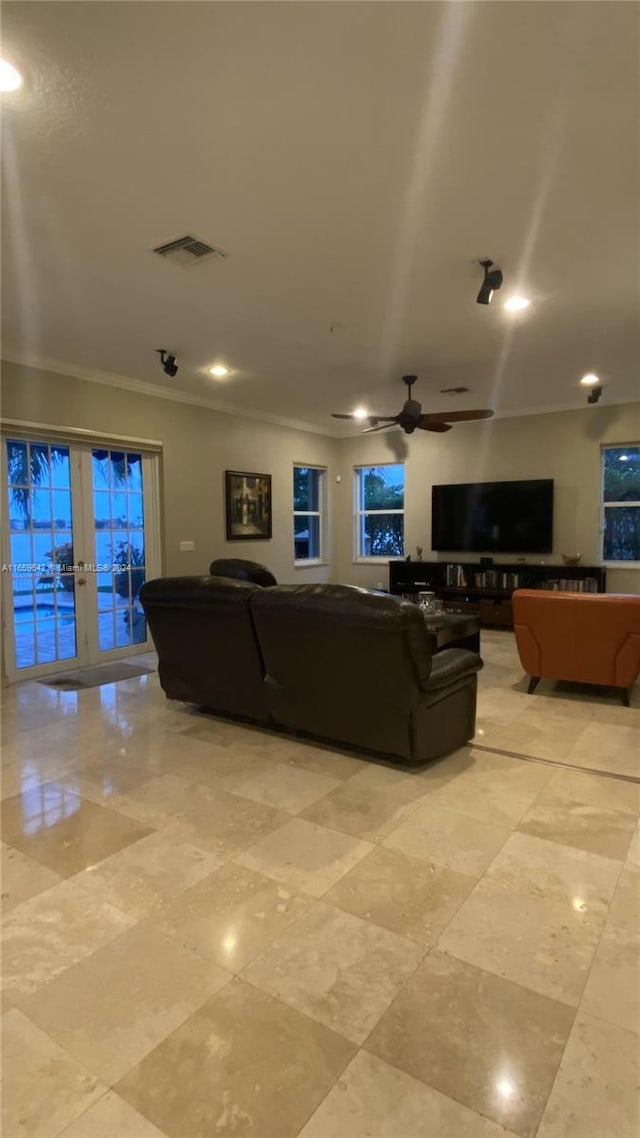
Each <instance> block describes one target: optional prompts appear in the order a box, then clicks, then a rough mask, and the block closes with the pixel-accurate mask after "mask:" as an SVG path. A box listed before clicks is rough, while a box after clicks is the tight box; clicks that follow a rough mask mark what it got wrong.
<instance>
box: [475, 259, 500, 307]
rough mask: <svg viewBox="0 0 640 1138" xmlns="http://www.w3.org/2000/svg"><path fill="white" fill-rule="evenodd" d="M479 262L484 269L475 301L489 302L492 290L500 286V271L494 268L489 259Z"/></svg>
mask: <svg viewBox="0 0 640 1138" xmlns="http://www.w3.org/2000/svg"><path fill="white" fill-rule="evenodd" d="M480 264H481V265H482V268H483V269H484V280H483V282H482V284H481V286H480V292H479V293H478V295H477V297H476V302H477V303H478V304H491V300H492V298H493V294H494V292H497V290H498V289H499V288H502V271H501V270H500V269H498V268H496V266H495V265H494V263H493V261H491V260H485V261H480Z"/></svg>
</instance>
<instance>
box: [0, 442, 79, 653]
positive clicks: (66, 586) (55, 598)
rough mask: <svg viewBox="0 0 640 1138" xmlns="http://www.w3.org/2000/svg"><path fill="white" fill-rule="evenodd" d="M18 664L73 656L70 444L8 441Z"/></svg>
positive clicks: (74, 643)
mask: <svg viewBox="0 0 640 1138" xmlns="http://www.w3.org/2000/svg"><path fill="white" fill-rule="evenodd" d="M7 467H8V483H9V485H8V502H9V530H10V535H11V536H10V544H11V562H12V566H11V576H12V596H13V615H14V640H15V653H16V667H17V668H18V669H21V668H30V667H33V666H34V665H36V664H50V663H55V661H56V660H65V659H73V658H75V656H76V655H77V645H76V622H75V588H74V578H73V575H72V574H68V573H67V574H65V573H64V572H63V567H64V566H65V565H67V564H73V515H72V507H71V466H70V460H69V448H68V447H63V446H60V445H58V444H56V445H53V446H50V445H49V444H47V443H39V442H23V441H22V440H14V439H9V440H7Z"/></svg>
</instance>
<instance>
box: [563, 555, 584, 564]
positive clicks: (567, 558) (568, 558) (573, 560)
mask: <svg viewBox="0 0 640 1138" xmlns="http://www.w3.org/2000/svg"><path fill="white" fill-rule="evenodd" d="M562 560H563V561H564V563H565V565H579V564H580V562H581V561H582V554H581V553H563V554H562Z"/></svg>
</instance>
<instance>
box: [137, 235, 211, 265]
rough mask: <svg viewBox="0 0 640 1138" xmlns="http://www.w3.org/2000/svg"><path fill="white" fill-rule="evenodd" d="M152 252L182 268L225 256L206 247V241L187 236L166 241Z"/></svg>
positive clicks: (208, 246) (209, 246)
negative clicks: (210, 258)
mask: <svg viewBox="0 0 640 1138" xmlns="http://www.w3.org/2000/svg"><path fill="white" fill-rule="evenodd" d="M153 251H154V253H158V254H159V256H161V257H164V258H165V259H166V260H167V261H172V262H173V263H174V264H175V265H182V266H183V267H184V266H189V265H196V264H197V263H198V261H203V260H205V259H206V258H207V257H226V255H227V254H226V253H223V251H222V249H214V248H213V246H212V245H207V243H206V241H200V240H199V238H198V237H191V236H190V235H189V234H187V236H186V237H176V239H175V241H167V242H166V244H165V245H158V246H157V248H155V249H154V250H153Z"/></svg>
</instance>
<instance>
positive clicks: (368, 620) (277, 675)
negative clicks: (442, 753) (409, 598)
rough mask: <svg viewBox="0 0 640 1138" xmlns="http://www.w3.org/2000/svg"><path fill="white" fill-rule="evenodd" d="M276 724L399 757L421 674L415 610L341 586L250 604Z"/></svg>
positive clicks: (420, 633)
mask: <svg viewBox="0 0 640 1138" xmlns="http://www.w3.org/2000/svg"><path fill="white" fill-rule="evenodd" d="M251 612H252V615H253V620H254V624H255V628H256V632H257V634H258V640H259V642H260V649H261V652H262V658H263V661H264V665H265V669H266V673H267V675H266V679H265V685H266V690H267V693H268V702H269V709H270V711H271V714H272V715H273V717H274V719H275V720H276V722H277V723H279V724H281V725H283V726H286V727H290V728H294V729H302V730H305V731H308V732H311V733H313V734H317V735H320V736H324V737H325V738H329V739H337V740H341V741H343V742H345V743H354V744H357V745H359V746H361V747H370V748H371V749H373V750H377V751H382V752H388V753H390V754H395V755H407V754H410V753H411V748H410V724H411V711H412V709H413V708H414V707H415V705H416V703H417V702H418V699H419V697H420V693H421V690H422V687H423V685H426V682H427V680H428V678H429V673H430V670H431V648H430V640H429V638H428V636H427V633H426V629H425V625H424V620H423V618H422V615H421V613H420V612H419V611H418V609H417V608H416V606H415V605H410V604H404V603H398V601H397V599H392V598H391V597H381V596H371V595H370V594H369V593H367V591H366V590H364V589H358V588H351V587H349V586H344V585H279V586H277V587H276V588H273V589H264V590H262V589H261V590H257V591H256V592H255V593H253V594H252V595H251Z"/></svg>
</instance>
